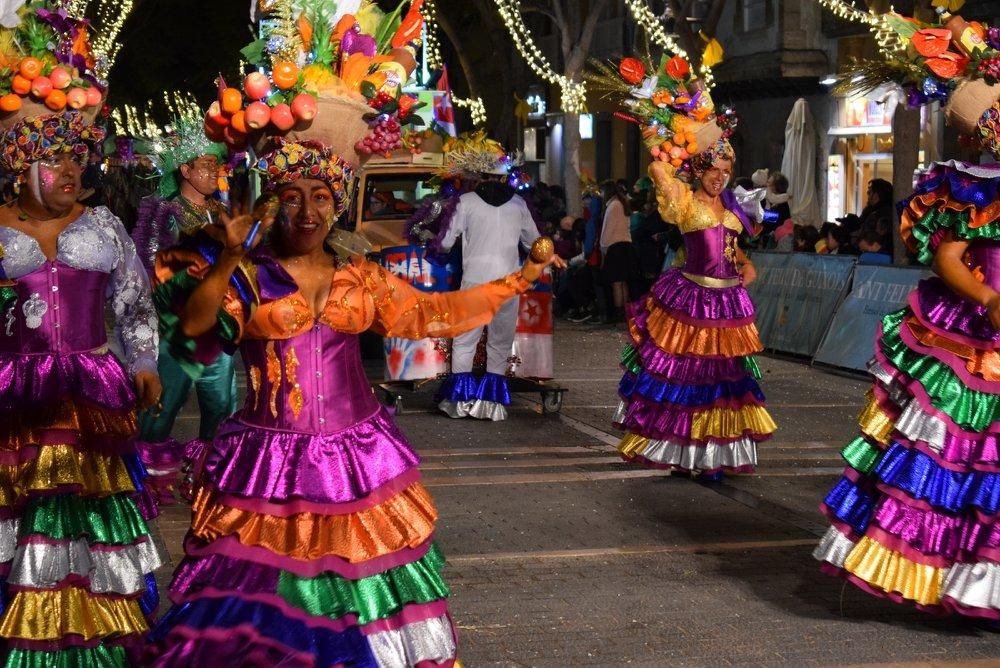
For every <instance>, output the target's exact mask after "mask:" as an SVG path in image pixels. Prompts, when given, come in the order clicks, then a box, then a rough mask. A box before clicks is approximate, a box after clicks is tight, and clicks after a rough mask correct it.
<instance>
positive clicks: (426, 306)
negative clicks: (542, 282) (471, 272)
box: [354, 259, 531, 339]
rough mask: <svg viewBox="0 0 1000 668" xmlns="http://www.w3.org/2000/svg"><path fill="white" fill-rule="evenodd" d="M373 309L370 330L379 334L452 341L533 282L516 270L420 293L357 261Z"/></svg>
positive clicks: (489, 318)
mask: <svg viewBox="0 0 1000 668" xmlns="http://www.w3.org/2000/svg"><path fill="white" fill-rule="evenodd" d="M354 262H355V266H356V267H357V268H358V269H359V270H360V272H361V274H362V276H363V277H364V281H365V290H366V291H367V292H368V293H369V295H370V296H371V299H372V302H373V303H374V305H375V321H374V323H373V324H372V330H373V331H375V332H377V333H379V334H382V335H383V336H398V337H401V338H405V339H422V338H425V337H428V336H437V337H444V338H450V337H453V336H456V335H457V334H461V333H462V332H465V331H468V330H470V329H472V328H474V327H481V326H483V325H485V324H487V323H488V322H489V321H490V320H492V319H493V316H494V314H495V313H496V312H497V311H498V310H499V309H500V307H501V306H502V305H503V303H504V302H506V301H507V300H508V299H512V298H514V297H515V296H517V295H519V294H521V293H522V292H525V291H526V290H527V289H528V288H529V287H531V284H530V283H528V281H526V280H524V278H522V277H521V273H520V272H515V273H513V274H509V275H508V276H504V277H503V278H500V279H497V280H495V281H491V282H490V283H485V284H483V285H478V286H476V287H474V288H469V289H467V290H459V291H457V292H422V291H420V290H417V289H416V288H415V287H413V286H412V285H410V284H409V283H407V282H406V281H404V280H403V279H401V278H398V277H396V276H394V275H392V274H391V273H390V272H389V271H388V270H386V269H385V268H384V267H381V266H379V265H377V264H375V263H373V262H368V261H367V260H360V259H358V260H355V261H354Z"/></svg>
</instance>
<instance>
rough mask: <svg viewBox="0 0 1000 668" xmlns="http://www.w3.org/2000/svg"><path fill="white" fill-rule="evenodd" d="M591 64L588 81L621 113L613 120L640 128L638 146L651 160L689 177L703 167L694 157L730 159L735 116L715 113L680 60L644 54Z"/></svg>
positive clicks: (707, 97) (704, 93) (699, 160)
mask: <svg viewBox="0 0 1000 668" xmlns="http://www.w3.org/2000/svg"><path fill="white" fill-rule="evenodd" d="M592 65H593V70H592V71H591V72H590V73H589V74H588V75H587V79H588V80H589V81H590V82H591V83H592V84H594V87H595V89H596V90H598V91H601V92H603V93H604V96H605V97H607V98H611V99H614V100H616V101H617V102H618V103H619V104H620V105H621V106H622V107H623V108H624V110H623V111H619V112H616V114H615V115H616V116H618V117H619V118H622V119H623V120H626V121H630V122H632V123H635V124H637V125H639V127H640V128H641V131H642V141H643V144H644V145H645V146H646V148H647V149H649V152H650V155H652V156H653V159H654V160H658V161H662V162H667V163H670V164H671V165H673V166H674V167H676V168H678V170H680V171H682V172H689V171H692V170H697V169H700V166H699V164H697V163H701V162H704V160H702V159H698V160H695V157H696V156H698V155H699V154H703V158H704V159H709V158H712V160H714V159H717V158H718V157H722V156H728V157H730V158H731V157H732V148H731V147H730V146H729V142H728V141H727V140H728V138H729V137H730V136H732V133H733V131H734V129H735V127H736V116H735V115H734V114H733V113H732V111H730V110H724V111H722V112H721V113H720V112H717V111H716V109H715V104H714V103H713V102H712V96H711V95H710V94H709V92H708V90H707V89H706V88H705V87H704V86H703V84H702V82H701V81H700V80H699V79H697V78H696V77H695V76H694V75H693V74H692V72H691V66H690V64H689V63H688V62H687V60H685V59H684V58H682V57H680V56H672V57H668V56H667V55H663V56H662V57H661V58H660V60H659V63H658V64H654V61H653V59H652V58H651V57H650V56H649V55H648V54H647V55H645V56H642V57H634V56H629V57H626V58H622V59H621V60H619V61H618V62H617V63H603V62H593V63H592ZM712 160H709V164H711V161H712Z"/></svg>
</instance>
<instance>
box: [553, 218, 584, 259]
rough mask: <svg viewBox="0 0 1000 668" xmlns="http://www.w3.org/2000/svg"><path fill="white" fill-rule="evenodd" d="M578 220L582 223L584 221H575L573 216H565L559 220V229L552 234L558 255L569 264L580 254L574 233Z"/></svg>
mask: <svg viewBox="0 0 1000 668" xmlns="http://www.w3.org/2000/svg"><path fill="white" fill-rule="evenodd" d="M577 220H580V221H581V222H582V220H583V219H582V218H577V219H575V218H573V216H563V217H562V218H561V219H560V220H559V227H558V228H556V230H555V231H554V232H553V234H552V240H553V241H554V242H555V249H556V255H558V256H559V257H561V258H562V259H564V260H566V261H567V262H569V261H570V260H571V259H573V258H574V257H575V256H577V255H578V254H579V253H580V248H579V245H578V244H577V240H576V233H575V231H574V226H575V224H576V221H577Z"/></svg>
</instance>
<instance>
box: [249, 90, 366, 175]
mask: <svg viewBox="0 0 1000 668" xmlns="http://www.w3.org/2000/svg"><path fill="white" fill-rule="evenodd" d="M316 108H317V112H316V116H315V117H314V118H313V119H312V120H311V121H305V122H300V123H298V124H297V125H296V126H295V127H293V128H292V129H291V130H289V131H288V132H287V133H286V134H284V135H283V137H284V138H285V139H288V140H290V141H305V140H308V139H314V140H316V141H319V142H323V144H325V145H326V146H329V147H330V150H332V151H333V152H334V153H335V154H336V155H338V156H340V157H341V158H343V159H344V160H346V161H347V162H349V163H351V165H352V166H353V167H354V168H355V169H357V167H358V166H359V165H360V164H361V161H362V160H361V156H360V155H358V152H357V151H356V150H354V145H355V144H356V143H357V142H358V141H360V140H361V139H363V138H364V136H365V135H367V134H368V121H366V120H365V118H364V117H365V115H366V114H371V113H373V110H372V108H371V107H369V106H368V105H367V104H366V103H365V102H363V101H361V100H357V99H354V98H353V97H348V96H346V95H338V96H336V97H321V98H318V99H317V101H316ZM273 139H274V138H273V137H272V136H268V135H263V136H261V137H260V139H259V140H258V141H257V143H256V145H255V146H254V149H255V150H256V152H257V154H258V155H263V154H264V153H267V152H268V151H270V150H271V149H272V148H273V146H274V144H273Z"/></svg>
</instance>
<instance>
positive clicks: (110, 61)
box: [62, 0, 132, 79]
mask: <svg viewBox="0 0 1000 668" xmlns="http://www.w3.org/2000/svg"><path fill="white" fill-rule="evenodd" d="M89 6H90V0H64V1H63V2H62V8H63V9H65V10H66V13H67V14H69V15H71V16H76V17H77V18H85V17H86V15H87V8H88V7H89ZM131 13H132V0H99V2H98V5H97V10H96V17H97V21H95V24H96V25H97V26H98V27H99V29H98V31H97V34H95V35H94V38H93V41H92V42H91V47H92V48H93V49H94V55H95V56H97V66H96V67H95V69H96V71H97V75H98V76H99V77H101V78H102V79H104V78H107V76H108V73H109V72H110V71H111V68H112V67H113V66H114V64H115V58H117V57H118V52H119V50H121V48H122V45H121V43H120V42H119V41H118V34H119V33H120V32H121V30H122V26H124V25H125V20H126V19H127V18H128V16H129V14H131Z"/></svg>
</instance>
